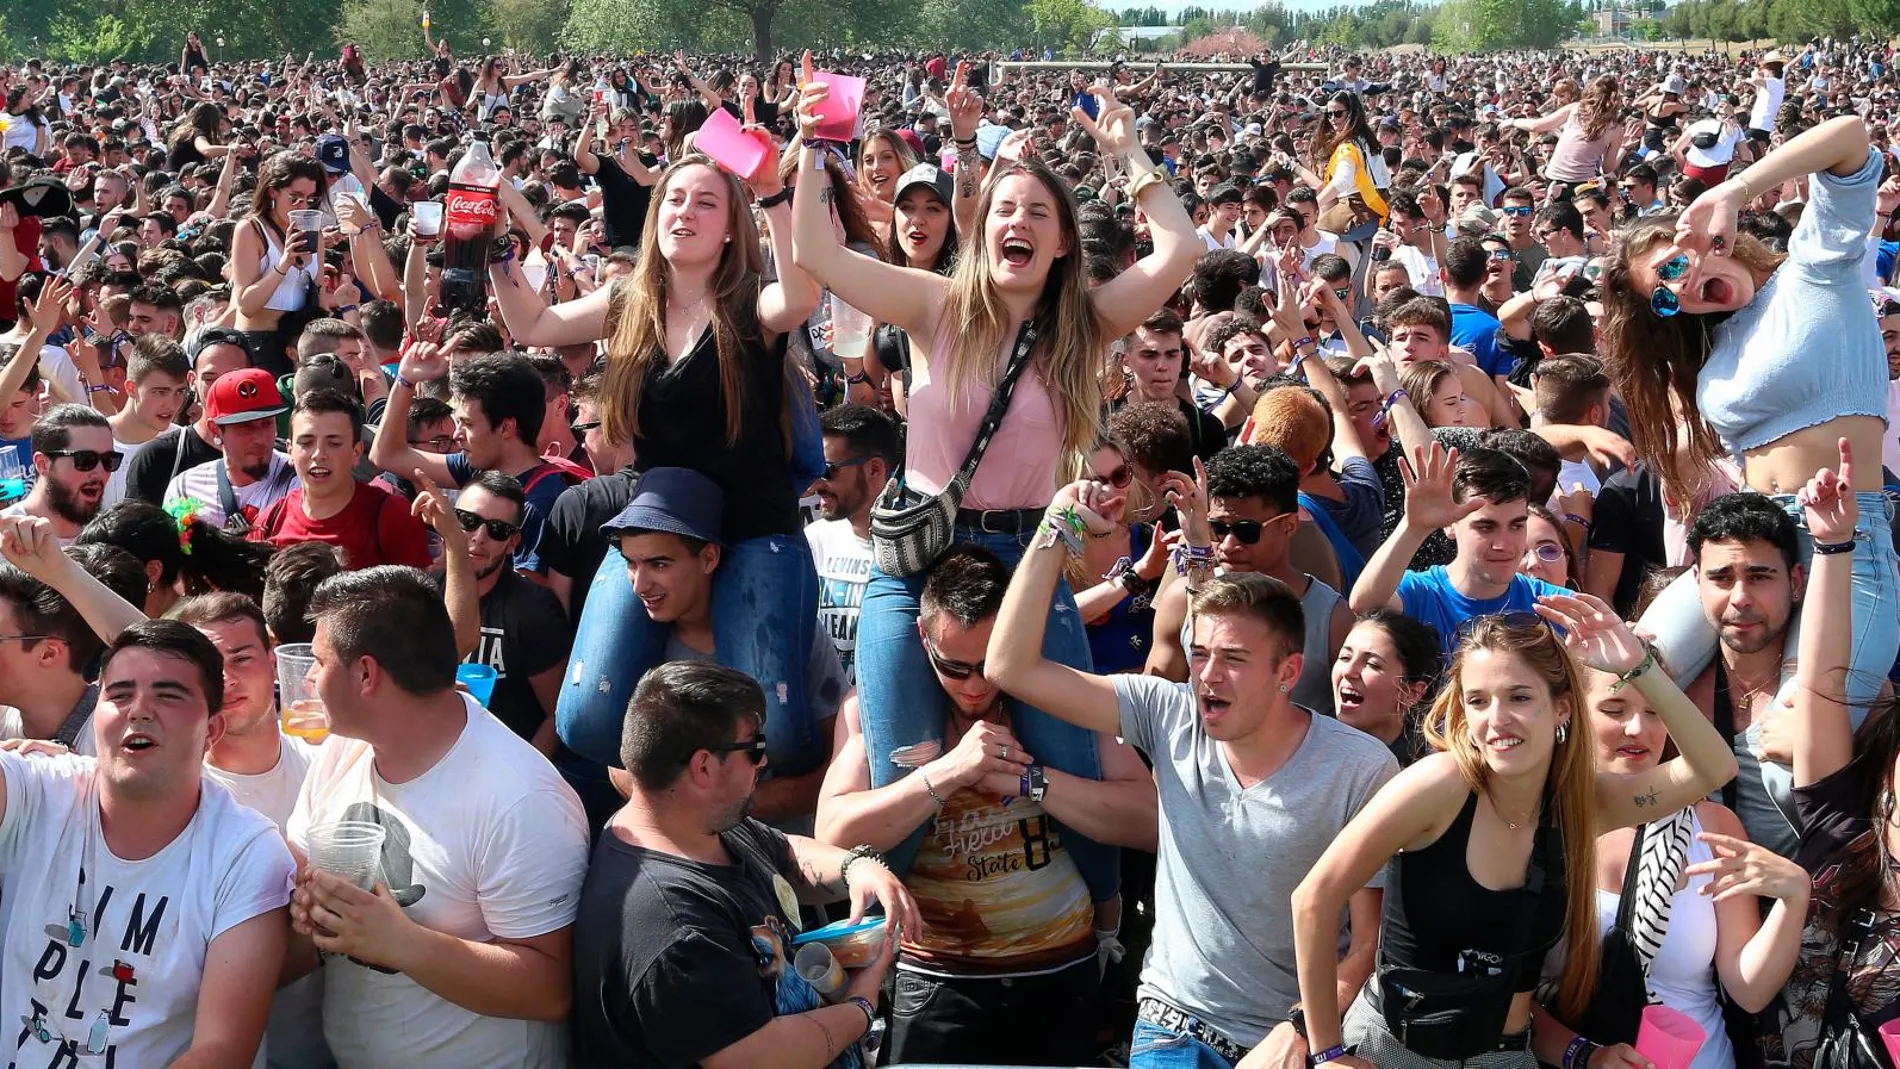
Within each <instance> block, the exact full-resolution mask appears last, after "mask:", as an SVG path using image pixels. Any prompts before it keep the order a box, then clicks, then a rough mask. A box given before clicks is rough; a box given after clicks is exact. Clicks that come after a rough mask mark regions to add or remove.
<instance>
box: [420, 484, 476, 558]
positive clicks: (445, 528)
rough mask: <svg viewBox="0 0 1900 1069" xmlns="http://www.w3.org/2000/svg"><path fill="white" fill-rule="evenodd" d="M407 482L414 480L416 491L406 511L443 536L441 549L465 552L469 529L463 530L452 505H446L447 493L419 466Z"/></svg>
mask: <svg viewBox="0 0 1900 1069" xmlns="http://www.w3.org/2000/svg"><path fill="white" fill-rule="evenodd" d="M409 481H411V482H413V483H415V485H416V489H417V490H418V493H417V494H416V500H415V503H414V504H411V505H410V506H409V514H410V515H412V516H414V517H415V518H416V519H418V520H421V521H422V522H423V523H426V524H428V525H429V526H430V527H432V528H434V529H435V533H436V534H437V535H439V536H441V538H442V548H443V549H445V550H447V551H448V552H450V553H456V554H462V555H466V554H467V553H468V532H467V531H464V530H462V521H461V519H460V518H459V517H457V516H456V515H455V507H454V506H453V505H451V504H449V498H448V495H447V494H444V493H443V492H442V488H441V487H439V486H437V485H436V484H435V480H434V479H431V478H429V474H428V473H427V472H425V471H423V470H422V469H421V468H416V469H415V470H414V471H411V472H410V473H409Z"/></svg>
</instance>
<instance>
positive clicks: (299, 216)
mask: <svg viewBox="0 0 1900 1069" xmlns="http://www.w3.org/2000/svg"><path fill="white" fill-rule="evenodd" d="M290 225H291V226H293V227H295V228H296V229H298V230H301V231H303V235H304V236H303V243H304V247H305V251H307V252H315V251H316V242H317V241H318V240H320V239H321V238H322V236H323V213H322V212H320V211H316V210H315V209H310V208H299V209H298V210H296V211H294V212H291V213H290Z"/></svg>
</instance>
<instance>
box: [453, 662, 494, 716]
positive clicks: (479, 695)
mask: <svg viewBox="0 0 1900 1069" xmlns="http://www.w3.org/2000/svg"><path fill="white" fill-rule="evenodd" d="M495 675H496V673H495V669H494V667H493V666H491V665H486V664H458V665H456V666H455V681H456V682H457V683H460V684H461V685H463V686H464V687H467V688H468V692H469V694H471V695H473V696H474V698H475V700H476V701H477V702H479V703H480V704H481V707H482V708H484V709H486V708H488V699H490V698H492V697H494V696H495Z"/></svg>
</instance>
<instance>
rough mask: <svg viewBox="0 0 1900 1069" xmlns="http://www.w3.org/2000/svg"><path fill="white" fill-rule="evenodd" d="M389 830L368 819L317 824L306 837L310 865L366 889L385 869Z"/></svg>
mask: <svg viewBox="0 0 1900 1069" xmlns="http://www.w3.org/2000/svg"><path fill="white" fill-rule="evenodd" d="M387 837H388V832H387V831H386V830H385V829H384V828H383V826H382V825H381V824H373V823H370V822H369V821H366V820H339V821H336V822H334V823H330V824H318V825H315V826H313V827H312V828H311V829H310V833H309V836H308V838H307V839H306V840H305V846H306V850H305V856H306V857H307V858H308V859H309V861H310V867H311V868H314V869H316V870H318V871H319V872H327V873H329V874H330V875H332V876H336V877H339V878H341V879H345V880H348V881H350V882H351V883H353V884H355V885H356V886H358V887H361V888H362V889H363V890H365V891H367V890H369V889H370V888H372V887H375V886H376V880H377V878H378V875H379V873H380V872H381V871H382V859H383V841H384V840H385V839H386V838H387Z"/></svg>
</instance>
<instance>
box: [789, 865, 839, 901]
mask: <svg viewBox="0 0 1900 1069" xmlns="http://www.w3.org/2000/svg"><path fill="white" fill-rule="evenodd" d="M798 874H799V875H800V876H802V877H804V879H805V885H806V886H807V887H810V888H812V889H813V890H817V891H823V892H824V893H826V894H831V895H841V894H843V893H844V890H845V889H844V881H843V880H841V879H836V878H831V879H827V878H826V877H825V875H824V872H823V870H821V869H820V868H819V867H818V864H817V863H816V862H814V861H800V862H799V863H798Z"/></svg>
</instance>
